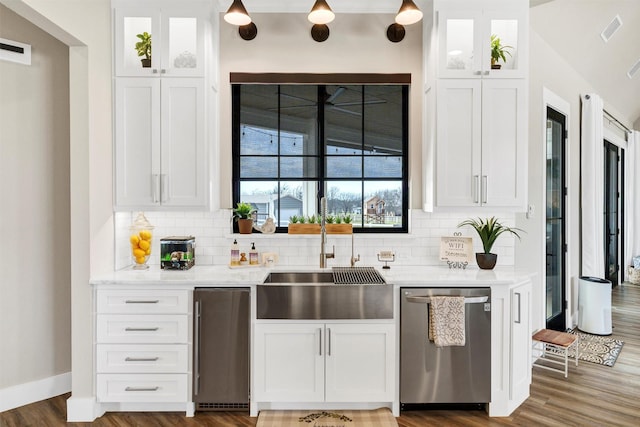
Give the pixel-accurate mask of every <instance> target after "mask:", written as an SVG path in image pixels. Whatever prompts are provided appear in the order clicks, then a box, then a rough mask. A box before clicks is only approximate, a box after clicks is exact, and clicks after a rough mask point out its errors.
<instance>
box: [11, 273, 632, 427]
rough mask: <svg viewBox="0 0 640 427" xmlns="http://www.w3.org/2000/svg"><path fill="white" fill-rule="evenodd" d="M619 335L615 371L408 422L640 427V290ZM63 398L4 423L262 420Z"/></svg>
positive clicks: (618, 317) (543, 382)
mask: <svg viewBox="0 0 640 427" xmlns="http://www.w3.org/2000/svg"><path fill="white" fill-rule="evenodd" d="M613 308H614V310H613V325H614V330H613V337H614V338H618V339H621V340H623V341H624V343H625V344H624V348H623V350H622V352H621V354H620V356H619V357H618V361H617V362H616V364H615V366H613V367H612V368H610V367H606V366H601V365H596V364H593V363H588V362H582V363H580V366H579V367H578V368H577V370H576V368H575V366H572V367H571V368H570V371H569V378H568V379H565V378H564V377H563V376H562V375H561V374H557V373H554V372H550V371H546V370H542V369H534V371H533V384H532V386H531V396H530V397H529V399H528V400H527V401H526V402H525V403H524V404H523V405H522V406H520V408H518V409H517V410H516V411H515V412H514V413H513V414H512V415H511V416H510V417H506V418H490V417H489V416H488V415H487V414H486V413H485V412H483V411H407V412H403V413H402V415H401V416H400V417H399V418H398V419H397V420H398V424H399V425H400V427H418V426H419V427H425V426H503V425H516V426H639V425H640V287H639V286H633V285H627V284H625V285H623V286H619V287H617V288H615V289H614V291H613ZM68 397H69V394H65V395H61V396H58V397H54V398H52V399H48V400H45V401H42V402H37V403H34V404H31V405H26V406H23V407H21V408H16V409H13V410H10V411H5V412H3V413H0V427H25V426H34V427H36V426H37V427H40V426H47V427H49V426H51V427H55V426H68V427H76V426H91V427H129V426H136V427H165V426H166V427H174V426H184V427H196V426H197V427H231V426H233V427H236V426H246V427H253V426H255V423H256V418H251V417H249V416H248V414H247V413H242V412H202V413H197V414H196V416H195V417H194V418H186V417H185V416H184V413H107V414H105V415H104V416H102V417H100V418H98V419H97V420H96V421H95V422H93V423H66V422H65V419H66V399H67V398H68Z"/></svg>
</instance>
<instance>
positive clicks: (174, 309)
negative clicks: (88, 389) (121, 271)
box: [95, 289, 193, 415]
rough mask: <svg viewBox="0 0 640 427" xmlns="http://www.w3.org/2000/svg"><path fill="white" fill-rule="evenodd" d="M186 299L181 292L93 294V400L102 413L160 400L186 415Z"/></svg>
mask: <svg viewBox="0 0 640 427" xmlns="http://www.w3.org/2000/svg"><path fill="white" fill-rule="evenodd" d="M189 300H190V298H189V291H187V290H159V291H156V290H152V289H126V290H118V289H115V290H114V289H98V290H96V312H95V314H96V315H95V325H96V326H95V358H96V361H95V366H96V372H95V375H96V377H95V378H96V399H97V402H98V403H99V404H104V405H105V406H103V409H104V410H110V409H113V410H118V406H109V405H110V404H112V403H116V404H122V403H125V402H126V403H129V404H148V403H160V402H165V403H172V404H175V405H178V406H171V407H170V409H172V410H176V408H177V407H183V408H185V410H186V412H187V414H190V415H192V412H193V410H192V406H190V405H189V401H190V396H189V394H188V390H189V372H190V370H191V369H190V363H189V355H190V351H189V348H190V341H191V340H190V338H189V331H190V326H189V322H190V321H191V316H190V315H189V306H190V305H189ZM130 408H133V407H130ZM140 408H146V407H144V406H141V407H140ZM168 408H169V407H168ZM170 409H167V410H170Z"/></svg>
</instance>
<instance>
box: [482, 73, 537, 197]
mask: <svg viewBox="0 0 640 427" xmlns="http://www.w3.org/2000/svg"><path fill="white" fill-rule="evenodd" d="M525 85H526V82H525V81H524V80H522V79H504V80H497V79H493V80H484V81H483V82H482V168H481V169H482V175H481V187H480V188H481V189H480V202H481V204H482V205H485V206H491V207H494V206H495V207H519V208H522V210H524V209H525V206H524V205H525V203H526V191H527V182H526V180H527V143H526V141H527V123H528V122H527V120H528V118H527V99H526V86H525Z"/></svg>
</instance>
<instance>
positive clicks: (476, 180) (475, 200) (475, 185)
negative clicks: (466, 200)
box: [473, 175, 480, 203]
mask: <svg viewBox="0 0 640 427" xmlns="http://www.w3.org/2000/svg"><path fill="white" fill-rule="evenodd" d="M479 179H480V177H479V176H478V175H474V176H473V203H478V192H479V191H478V186H479V185H480V181H479Z"/></svg>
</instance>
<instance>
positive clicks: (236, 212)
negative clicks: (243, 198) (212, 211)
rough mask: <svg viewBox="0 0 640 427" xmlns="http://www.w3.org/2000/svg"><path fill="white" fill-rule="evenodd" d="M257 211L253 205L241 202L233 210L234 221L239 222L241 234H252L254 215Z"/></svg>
mask: <svg viewBox="0 0 640 427" xmlns="http://www.w3.org/2000/svg"><path fill="white" fill-rule="evenodd" d="M255 212H256V209H255V208H254V207H253V206H252V205H251V203H243V202H240V203H238V204H237V205H236V207H235V208H233V219H234V220H235V221H237V222H238V231H239V232H240V234H251V231H252V229H253V214H254V213H255Z"/></svg>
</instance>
